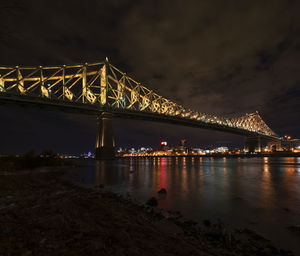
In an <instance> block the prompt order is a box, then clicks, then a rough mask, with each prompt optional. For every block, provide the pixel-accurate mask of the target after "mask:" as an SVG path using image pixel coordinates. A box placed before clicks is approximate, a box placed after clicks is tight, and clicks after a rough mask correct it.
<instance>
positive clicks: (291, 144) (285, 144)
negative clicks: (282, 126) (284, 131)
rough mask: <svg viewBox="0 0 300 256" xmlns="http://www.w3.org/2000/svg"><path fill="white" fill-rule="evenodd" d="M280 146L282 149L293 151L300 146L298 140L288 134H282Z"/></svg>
mask: <svg viewBox="0 0 300 256" xmlns="http://www.w3.org/2000/svg"><path fill="white" fill-rule="evenodd" d="M281 148H282V150H283V151H293V150H295V149H296V150H298V149H299V148H300V140H299V139H292V138H291V137H290V136H284V137H283V139H282V140H281Z"/></svg>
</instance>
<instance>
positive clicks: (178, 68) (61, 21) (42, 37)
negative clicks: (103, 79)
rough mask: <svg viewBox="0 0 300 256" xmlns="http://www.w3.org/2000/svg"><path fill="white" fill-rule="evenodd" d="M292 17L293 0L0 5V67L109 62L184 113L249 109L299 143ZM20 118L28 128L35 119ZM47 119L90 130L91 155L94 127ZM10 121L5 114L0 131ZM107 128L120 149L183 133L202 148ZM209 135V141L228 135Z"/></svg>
mask: <svg viewBox="0 0 300 256" xmlns="http://www.w3.org/2000/svg"><path fill="white" fill-rule="evenodd" d="M7 7H9V8H8V10H9V11H6V8H7ZM299 9H300V4H299V1H292V0H289V1H285V0H274V1H250V0H249V1H233V0H232V1H211V0H210V1H197V0H193V1H185V2H184V3H183V2H182V1H176V0H175V1H171V2H170V1H162V0H160V1H158V0H149V1H138V0H133V1H129V0H124V1H117V0H113V1H104V0H103V1H96V0H91V1H85V2H82V1H75V0H73V1H70V0H67V1H37V0H28V1H15V2H11V3H10V5H9V6H4V5H0V12H1V13H0V14H1V25H0V29H1V31H3V32H2V33H1V37H0V48H1V65H17V64H18V65H50V64H63V63H64V64H65V63H67V64H70V63H78V62H93V61H99V60H103V59H104V58H105V57H106V56H108V57H109V58H110V60H111V62H112V63H113V64H115V65H116V66H118V67H119V68H120V69H122V70H124V71H125V72H126V73H128V74H129V75H131V76H133V77H134V78H135V79H136V80H138V81H140V82H142V83H143V84H145V85H146V86H148V87H150V88H151V89H154V90H156V91H157V92H159V93H160V94H162V95H163V96H165V97H167V98H170V99H172V100H175V101H177V102H178V103H180V104H183V105H185V106H187V107H189V108H192V109H196V110H199V111H201V112H209V113H215V114H218V115H229V116H233V115H235V116H238V115H241V114H244V113H246V112H248V113H249V112H254V111H256V110H258V111H259V112H260V113H261V115H262V116H263V117H264V119H265V120H266V121H267V122H268V123H269V124H270V126H271V127H272V128H273V129H274V130H275V131H276V132H277V133H279V134H285V133H291V135H293V136H299V130H300V124H299V103H298V102H300V96H299V84H300V75H299V68H298V67H299V66H300V51H299V45H300V36H299V35H300V33H299V32H300V18H299V15H298V10H299ZM3 112H4V111H3V110H1V115H6V114H4V113H3ZM25 112H26V111H24V110H22V113H25ZM8 113H9V110H8ZM26 113H28V119H29V120H33V119H36V118H37V117H38V116H39V114H34V115H33V114H30V113H31V112H26ZM49 118H50V117H49ZM53 118H54V119H51V120H52V121H53V124H57V125H58V124H59V123H61V122H62V123H64V122H66V123H64V124H62V127H63V126H64V125H66V126H72V125H74V129H75V130H77V131H78V132H77V133H80V132H79V131H80V129H86V131H87V130H89V132H88V134H89V135H87V138H89V139H88V140H87V142H85V141H84V140H83V141H82V142H81V143H82V145H85V147H88V146H86V145H89V146H90V147H93V142H92V139H91V138H92V135H93V134H94V130H93V129H94V128H95V124H94V120H93V119H91V118H87V117H79V116H72V115H63V114H57V115H56V116H55V117H53ZM12 119H13V118H11V119H10V117H8V116H6V128H5V129H9V127H10V124H9V123H14V122H15V121H12ZM62 120H64V121H62ZM33 122H34V121H33ZM116 124H117V125H116V126H117V127H116V133H117V135H118V137H119V140H118V141H119V144H120V145H125V144H128V145H129V144H131V143H132V144H134V145H138V144H139V142H140V143H149V144H152V145H153V144H155V143H156V141H157V140H158V139H159V138H160V137H168V136H169V137H170V140H176V138H177V139H178V138H180V137H184V136H185V133H189V135H190V140H193V141H198V142H199V143H200V142H201V141H203V142H205V143H209V142H208V141H207V140H206V138H207V136H201V134H202V133H205V132H203V131H202V130H194V129H190V128H180V127H176V126H174V129H170V126H164V125H162V124H152V123H139V124H138V125H137V123H136V122H131V121H130V122H129V121H124V120H117V121H116ZM39 125H42V124H36V126H39ZM54 126H55V125H54ZM58 126H59V125H58ZM83 126H84V127H85V128H83ZM120 127H122V129H121V128H120ZM137 127H138V128H137ZM175 127H176V128H175ZM1 129H4V128H1ZM53 129H54V128H53ZM189 129H190V130H189ZM26 130H27V131H30V128H29V127H27V128H26ZM58 130H59V129H56V132H57V136H58V137H59V136H62V135H61V134H60V133H59V131H58ZM164 131H167V132H165V133H164ZM36 132H37V133H38V131H36ZM15 133H16V134H18V132H17V131H15ZM207 134H208V133H207ZM211 134H212V135H211V140H212V141H217V140H220V141H227V140H228V139H227V138H226V136H229V135H224V134H221V135H217V134H216V135H213V134H215V133H211ZM26 136H27V137H30V136H29V135H26ZM219 136H221V137H222V138H217V137H219ZM230 136H231V135H230ZM230 136H229V137H228V138H230V139H232V137H230ZM128 138H132V139H128ZM205 143H204V144H205ZM4 148H5V146H4ZM70 148H71V147H70ZM64 149H65V150H67V147H65V148H64ZM79 151H80V150H79Z"/></svg>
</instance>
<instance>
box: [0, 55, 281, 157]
mask: <svg viewBox="0 0 300 256" xmlns="http://www.w3.org/2000/svg"><path fill="white" fill-rule="evenodd" d="M0 104H13V105H20V106H32V107H38V108H46V109H51V110H57V111H66V112H75V113H83V114H91V115H96V116H97V120H98V121H97V123H98V131H97V141H96V158H97V159H108V158H111V157H113V156H114V137H113V129H112V122H111V120H112V118H132V119H140V120H149V121H158V122H166V123H172V124H179V125H184V126H190V127H198V128H204V129H212V130H218V131H223V132H229V133H233V134H238V135H242V136H244V137H245V150H246V151H248V152H255V151H260V145H261V142H260V141H261V139H264V140H266V141H268V142H269V144H270V145H272V144H274V145H278V143H279V142H280V140H279V136H278V135H277V134H276V133H275V132H273V131H272V130H271V129H270V127H269V126H268V125H267V124H266V123H265V122H264V121H263V119H262V118H261V117H260V115H259V114H258V113H257V112H255V113H251V114H245V115H244V116H240V117H234V118H232V117H231V118H229V117H228V118H227V117H221V116H215V115H212V114H208V113H202V112H199V111H196V110H191V109H188V108H185V107H184V106H182V105H180V104H177V103H175V102H173V101H171V100H169V99H167V98H165V97H163V96H161V95H159V94H158V93H156V92H154V91H152V90H150V89H149V88H147V87H146V86H144V85H142V84H141V83H139V82H137V81H135V80H134V79H133V78H131V77H130V76H128V75H127V74H126V73H124V72H122V71H120V70H119V69H118V68H116V67H115V66H113V65H112V64H111V63H109V61H108V59H106V60H105V61H104V62H98V63H92V64H88V63H85V64H81V65H70V66H68V65H63V66H51V67H43V66H39V67H19V66H15V67H0Z"/></svg>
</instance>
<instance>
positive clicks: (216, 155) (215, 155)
mask: <svg viewBox="0 0 300 256" xmlns="http://www.w3.org/2000/svg"><path fill="white" fill-rule="evenodd" d="M131 157H134V158H149V157H153V158H160V157H171V158H177V157H179V158H183V157H200V158H201V157H203V158H210V157H213V158H223V157H226V158H255V157H260V158H262V157H272V158H277V157H300V153H299V152H298V153H294V152H280V151H279V152H272V153H251V154H249V153H247V154H246V153H242V154H228V153H211V154H205V155H197V154H184V155H168V154H166V155H150V154H149V155H134V154H133V155H126V156H118V157H117V158H131Z"/></svg>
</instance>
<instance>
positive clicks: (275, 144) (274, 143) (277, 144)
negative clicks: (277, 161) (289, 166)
mask: <svg viewBox="0 0 300 256" xmlns="http://www.w3.org/2000/svg"><path fill="white" fill-rule="evenodd" d="M267 146H268V149H269V150H271V151H280V150H281V141H280V140H268V141H267Z"/></svg>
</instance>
